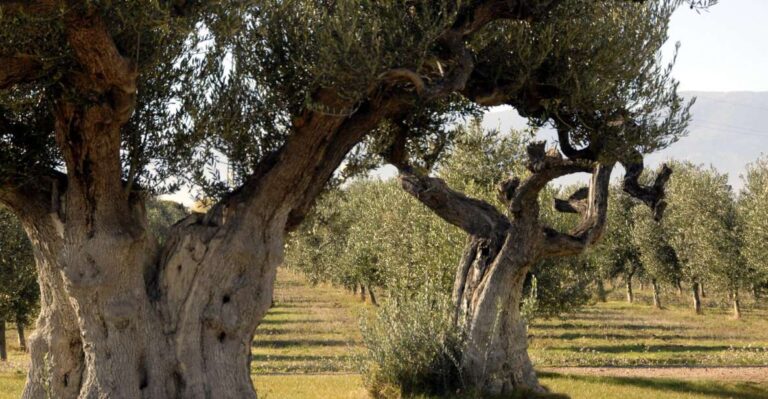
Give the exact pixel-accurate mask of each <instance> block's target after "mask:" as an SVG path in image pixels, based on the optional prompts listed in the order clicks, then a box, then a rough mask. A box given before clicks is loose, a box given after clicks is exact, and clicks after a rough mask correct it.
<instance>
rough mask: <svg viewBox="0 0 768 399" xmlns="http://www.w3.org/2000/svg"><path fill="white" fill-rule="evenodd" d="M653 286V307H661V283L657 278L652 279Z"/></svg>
mask: <svg viewBox="0 0 768 399" xmlns="http://www.w3.org/2000/svg"><path fill="white" fill-rule="evenodd" d="M651 287H652V288H653V307H654V308H656V309H661V293H660V292H659V283H658V282H657V281H656V279H653V280H651Z"/></svg>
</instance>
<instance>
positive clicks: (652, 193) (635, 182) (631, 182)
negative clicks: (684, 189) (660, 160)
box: [620, 152, 672, 221]
mask: <svg viewBox="0 0 768 399" xmlns="http://www.w3.org/2000/svg"><path fill="white" fill-rule="evenodd" d="M620 162H621V164H622V166H624V169H626V173H625V174H624V182H623V185H622V188H623V189H624V191H625V192H626V193H627V194H629V195H631V196H632V197H634V198H637V199H639V200H640V201H642V202H643V203H644V204H646V205H648V207H650V208H651V210H652V211H653V218H654V219H655V220H656V221H659V220H661V218H662V217H663V215H664V210H665V209H666V207H667V203H666V201H664V197H665V190H664V188H665V186H666V184H667V181H668V180H669V177H670V176H671V175H672V169H671V168H670V167H669V166H667V164H663V165H662V166H661V170H660V171H659V172H658V174H657V175H656V178H655V179H654V182H653V184H652V185H651V186H643V185H641V184H640V182H639V179H640V176H641V175H642V173H643V169H644V166H643V158H642V156H641V155H640V153H639V152H636V153H635V154H633V156H632V158H631V159H625V160H622V161H620Z"/></svg>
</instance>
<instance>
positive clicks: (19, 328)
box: [16, 322, 27, 352]
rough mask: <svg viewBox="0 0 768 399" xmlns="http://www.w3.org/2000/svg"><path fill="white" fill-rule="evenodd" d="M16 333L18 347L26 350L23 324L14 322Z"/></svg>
mask: <svg viewBox="0 0 768 399" xmlns="http://www.w3.org/2000/svg"><path fill="white" fill-rule="evenodd" d="M16 335H17V336H18V337H19V349H21V350H22V351H24V352H26V351H27V338H26V336H25V335H24V324H22V323H19V322H16Z"/></svg>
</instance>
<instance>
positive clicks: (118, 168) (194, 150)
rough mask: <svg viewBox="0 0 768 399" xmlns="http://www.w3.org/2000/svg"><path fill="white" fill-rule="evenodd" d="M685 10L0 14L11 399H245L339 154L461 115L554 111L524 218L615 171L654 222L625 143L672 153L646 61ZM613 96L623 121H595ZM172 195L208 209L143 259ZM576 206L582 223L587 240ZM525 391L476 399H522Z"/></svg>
mask: <svg viewBox="0 0 768 399" xmlns="http://www.w3.org/2000/svg"><path fill="white" fill-rule="evenodd" d="M702 2H703V0H702V1H699V0H697V1H696V3H702ZM678 3H680V1H671V0H670V1H669V2H667V1H647V2H638V1H631V2H630V1H625V2H618V3H617V2H615V1H608V0H606V1H599V2H584V1H578V0H514V1H509V0H476V1H451V0H441V1H393V2H376V1H343V2H342V1H337V2H327V1H314V0H297V1H283V0H262V1H255V0H254V1H221V2H197V1H185V0H163V1H149V0H139V1H131V2H111V1H83V0H34V1H16V0H10V1H3V2H1V3H0V27H2V29H0V65H2V66H3V67H2V69H1V70H0V137H2V143H3V146H2V147H0V202H2V203H3V204H5V205H7V206H8V207H9V208H10V209H11V210H12V211H13V213H14V214H16V215H17V216H18V217H19V218H20V219H21V221H22V223H23V225H24V228H25V230H26V232H27V234H28V235H29V237H30V238H31V241H32V245H33V250H34V253H35V259H36V263H37V269H38V275H39V280H40V286H41V290H42V296H41V297H42V303H41V312H40V317H39V319H38V323H37V329H36V330H37V333H36V334H35V336H34V337H33V338H32V340H31V343H30V349H31V355H32V366H31V368H30V372H29V375H28V380H27V385H26V387H25V391H24V394H23V396H24V397H25V398H38V397H44V396H46V395H47V396H54V397H57V398H64V399H66V398H74V397H97V396H101V397H110V398H135V397H147V398H165V397H188V398H197V397H216V398H229V397H238V398H246V397H255V396H256V393H255V390H254V388H253V383H252V380H251V375H250V373H249V367H248V365H249V359H250V350H251V338H252V336H253V333H254V331H255V329H256V327H257V326H258V324H259V322H260V321H261V320H262V318H263V316H264V314H265V313H266V311H267V309H268V308H269V305H270V303H271V299H272V289H273V283H274V278H275V272H276V268H277V265H278V264H280V263H281V261H282V258H283V251H284V243H285V234H286V232H287V231H290V230H292V229H294V228H296V226H297V225H298V224H299V223H300V222H301V220H302V219H303V218H304V217H305V215H306V213H307V212H308V210H309V209H310V208H311V206H312V204H313V203H314V201H315V199H316V197H317V196H318V194H319V193H320V192H321V191H322V190H323V188H324V187H325V186H326V183H327V182H328V181H329V179H330V178H331V177H332V176H333V173H334V171H335V170H336V169H337V168H338V167H339V166H340V165H341V164H342V162H343V161H344V159H345V158H348V155H350V153H351V151H352V150H353V148H355V146H357V145H358V144H359V143H361V142H362V141H363V140H364V139H365V138H366V137H371V136H376V135H381V134H383V133H382V129H380V127H382V126H384V125H388V124H392V122H401V121H404V120H407V121H409V122H410V123H411V125H412V126H413V125H421V126H425V125H430V124H429V123H426V122H425V123H424V124H423V125H422V124H421V123H419V121H423V120H424V118H423V117H416V116H424V115H435V114H440V115H442V114H445V113H447V112H449V111H451V110H461V109H462V107H463V105H462V104H466V103H467V102H471V103H475V104H481V105H493V104H501V103H509V104H512V105H513V106H516V107H518V108H519V109H520V110H522V111H524V112H525V113H526V114H528V115H533V114H534V113H538V114H539V115H542V116H543V115H544V112H545V110H546V111H555V110H557V109H561V110H562V112H558V113H557V115H559V118H558V119H559V120H561V121H562V123H561V125H562V126H561V130H563V135H566V136H570V137H569V139H570V140H572V141H566V140H562V143H561V144H562V146H563V149H564V152H565V153H566V154H565V155H566V156H569V157H570V158H572V159H570V160H566V159H561V158H557V157H554V158H553V157H551V156H548V155H546V154H544V152H543V151H540V150H539V149H538V147H537V148H533V151H532V161H533V162H532V166H533V167H532V169H533V173H532V177H531V179H529V183H527V185H526V184H523V186H525V187H529V188H530V189H526V188H525V187H523V186H521V189H520V190H518V192H519V193H521V195H520V196H518V197H520V198H519V200H522V201H523V202H525V203H526V206H525V207H526V208H527V204H530V201H528V200H529V199H530V198H529V197H528V196H527V195H529V194H533V193H534V192H535V191H537V187H539V186H542V185H543V183H544V181H545V180H549V179H550V178H551V177H553V176H554V175H560V174H563V173H565V172H566V171H574V170H576V169H578V170H590V171H592V172H594V173H595V181H596V184H595V185H594V187H595V190H597V187H598V186H600V185H601V183H599V182H602V181H603V180H605V179H606V176H607V174H608V172H609V170H610V169H611V165H612V160H611V159H608V160H607V161H606V160H604V159H605V158H606V157H605V156H604V154H609V153H610V154H614V155H616V156H617V157H621V158H623V159H625V161H624V162H625V164H626V165H627V166H628V168H629V170H630V173H629V178H628V187H630V189H631V190H634V191H635V192H636V193H638V195H641V196H644V197H646V199H647V201H648V202H649V203H650V204H651V205H653V206H655V205H656V204H657V203H658V200H657V197H658V195H656V192H655V191H654V192H650V191H647V190H643V189H642V188H641V187H638V186H637V184H636V183H635V182H636V179H635V178H633V176H635V175H636V174H639V169H641V167H640V166H639V165H640V160H639V157H635V156H633V157H631V159H630V158H629V157H630V152H631V151H629V150H628V148H630V147H628V146H625V145H623V144H620V143H624V142H626V143H631V144H632V146H631V147H632V148H636V147H638V146H641V147H642V150H643V151H646V150H650V149H654V148H658V147H661V146H663V145H664V144H665V143H667V142H668V141H669V140H670V139H671V138H674V137H676V136H677V135H679V133H680V128H679V127H680V126H681V124H682V122H683V121H684V119H685V118H681V117H680V115H682V114H681V113H680V112H677V111H679V110H680V109H681V108H684V107H682V106H681V105H680V103H679V100H678V99H677V97H676V96H675V95H674V93H673V91H670V90H668V89H669V88H670V84H669V82H668V80H667V79H666V76H667V75H666V74H665V73H664V71H663V69H664V67H659V66H658V65H656V64H654V63H649V62H648V60H650V59H653V58H654V57H655V51H656V49H657V48H658V46H659V45H660V44H659V43H660V42H661V41H663V40H662V37H663V36H664V34H663V33H664V31H665V28H666V20H667V19H668V14H670V13H671V11H672V9H674V6H675V5H677V4H678ZM593 24H595V25H593ZM594 26H599V27H607V28H609V29H602V28H601V29H593V27H594ZM611 27H613V28H611ZM598 31H599V32H598ZM589 32H592V33H589ZM654 32H655V33H654ZM648 33H654V34H651V35H650V36H648V35H647V34H648ZM608 48H612V49H613V50H612V51H610V52H608V51H600V49H608ZM566 53H568V54H570V55H569V56H565V54H566ZM587 60H588V62H587ZM611 60H615V62H613V64H614V66H616V67H617V69H615V70H612V69H611V68H606V67H605V65H603V64H606V63H607V64H611ZM598 65H599V66H598ZM580 69H585V70H586V71H590V72H585V73H575V72H577V71H578V70H580ZM595 70H599V71H606V74H605V76H601V77H600V78H599V79H597V78H596V77H597V75H595V73H594V71H595ZM630 76H633V77H638V76H644V77H649V76H658V78H652V79H643V78H641V79H640V80H633V79H628V78H629V77H630ZM577 81H578V82H581V84H580V85H574V83H575V82H577ZM604 82H609V83H604ZM610 82H613V83H610ZM633 82H636V83H637V84H635V83H633ZM640 82H642V84H640ZM568 83H570V84H568ZM575 86H579V87H575ZM569 92H570V94H568V93H569ZM629 93H634V94H633V95H632V96H634V95H637V98H636V99H637V101H619V102H618V103H621V104H620V105H621V106H620V107H619V106H617V104H618V103H617V102H614V101H610V99H614V100H615V99H623V100H627V99H628V98H627V94H629ZM632 96H630V97H632ZM648 96H650V99H649V100H648V101H646V100H642V99H641V98H645V97H648ZM588 103H593V104H592V105H593V106H587V105H589V104H588ZM609 103H611V104H609ZM659 103H667V104H669V103H672V104H674V105H675V107H673V108H674V111H675V112H672V113H671V114H670V118H666V119H665V118H662V119H664V120H666V121H673V122H674V123H672V124H669V123H662V124H661V125H660V127H659V128H658V129H656V128H652V127H651V125H655V124H656V123H655V121H657V120H658V115H656V114H655V113H654V115H653V116H651V115H650V113H647V112H640V111H641V110H657V109H658V107H656V106H655V105H657V104H659ZM651 113H653V112H651ZM547 114H549V113H547ZM427 119H429V120H430V121H432V120H434V119H435V118H427ZM437 119H440V118H437ZM575 121H589V122H590V123H588V124H584V125H585V126H591V127H592V128H593V129H583V128H581V127H578V126H582V124H581V123H580V124H579V125H578V126H575V125H574V123H572V122H575ZM385 122H387V123H385ZM630 125H631V126H636V127H632V128H627V127H628V126H630ZM568 126H571V127H572V128H570V129H569V128H567V127H568ZM595 129H596V130H595ZM592 131H598V132H600V134H598V135H597V136H594V137H592V140H590V133H589V132H592ZM662 132H663V133H662ZM598 137H600V138H605V140H602V139H601V140H594V139H596V138H598ZM608 138H618V139H619V140H618V143H619V145H617V143H615V142H614V140H613V139H611V140H608ZM597 141H601V142H603V144H601V145H597V144H595V145H594V146H588V147H587V148H585V149H583V150H581V151H580V150H577V149H575V148H574V147H572V145H575V146H578V145H581V144H587V143H588V142H593V143H596V142H597ZM641 144H642V145H641ZM603 149H610V151H603ZM641 152H642V151H641ZM354 155H355V153H354V152H352V153H351V155H350V157H351V158H355V157H354ZM597 155H600V156H599V157H598V156H597ZM590 158H592V159H591V160H590ZM598 158H599V160H600V162H599V163H598V162H597V160H598ZM589 162H592V163H591V164H590V165H586V163H589ZM351 164H354V162H351ZM223 171H226V172H223ZM222 175H225V177H224V178H222ZM430 181H431V180H430ZM179 185H186V186H192V187H196V188H199V189H200V190H204V192H205V195H206V196H207V197H208V198H216V200H215V201H214V204H213V205H212V206H211V208H210V209H209V210H207V211H206V212H205V213H195V214H192V215H190V216H188V217H187V218H185V219H184V220H183V221H182V222H180V223H177V224H176V225H175V226H174V228H173V229H172V230H171V232H170V233H169V235H168V237H167V239H166V240H165V241H164V242H163V243H162V244H160V243H158V241H157V239H156V238H155V237H154V236H153V235H152V232H151V230H150V229H149V228H148V224H147V214H146V210H145V209H146V206H145V204H146V199H147V198H150V197H151V195H152V194H155V193H158V192H162V191H164V190H170V189H173V188H175V187H178V186H179ZM507 191H509V190H507ZM598 191H599V190H597V191H595V192H598ZM651 191H653V190H651ZM526 193H527V194H526ZM593 197H594V199H595V201H591V203H594V204H595V205H596V207H588V210H587V212H586V213H585V215H587V216H588V217H587V218H586V219H585V220H588V221H598V222H599V221H600V220H601V217H600V214H601V212H596V210H598V209H602V208H601V207H600V206H598V205H599V204H600V203H602V199H603V196H601V195H595V196H593ZM516 203H518V204H521V203H520V201H516ZM521 205H522V204H521ZM533 208H535V207H533ZM533 208H530V209H533ZM515 209H517V208H515ZM515 212H517V211H516V210H515ZM467 216H470V215H469V214H467ZM534 219H535V218H534ZM478 220H481V221H482V220H485V219H478ZM528 220H531V221H532V220H533V219H528ZM505 223H506V222H505ZM513 224H514V223H513ZM590 226H591V224H590ZM528 227H535V225H530V224H529V225H528ZM597 227H598V228H596V229H586V230H584V231H581V232H580V233H579V234H576V235H575V236H573V237H576V240H572V239H570V238H568V237H563V236H560V235H551V236H548V237H549V239H548V241H550V242H552V240H554V241H559V242H561V243H563V244H564V246H560V248H562V249H563V251H560V250H557V248H556V247H552V248H550V249H552V251H551V252H550V251H549V249H547V252H549V253H553V254H554V253H564V252H569V251H570V250H567V251H566V250H565V249H566V248H572V249H575V248H576V247H579V246H580V245H579V244H580V243H583V240H581V239H580V237H581V238H584V237H587V238H589V239H588V240H587V241H592V239H593V238H595V237H597V236H598V235H599V234H596V233H599V231H600V230H601V228H599V227H600V223H597ZM525 230H526V231H528V232H531V231H534V230H537V229H533V230H532V229H525ZM473 231H474V230H473ZM582 233H583V234H582ZM536 241H537V242H538V241H540V240H538V239H537V240H536ZM523 242H524V243H526V245H528V244H530V242H528V241H525V240H524V241H523ZM571 244H576V245H571ZM519 249H520V250H523V249H525V248H522V247H521V248H519ZM521 253H522V252H521ZM502 280H503V279H501V280H499V284H505V282H504V281H502ZM509 292H516V290H514V289H513V290H509ZM469 358H471V356H470V357H468V359H469ZM493 359H494V360H493V361H494V362H495V361H496V360H497V357H493ZM494 368H495V367H494ZM511 374H514V375H521V374H519V373H517V372H514V373H511ZM522 375H525V378H523V379H519V378H516V377H515V378H514V380H515V381H512V377H509V376H508V377H499V378H501V379H504V380H506V381H508V382H507V383H500V381H501V379H494V380H493V381H488V382H487V383H486V382H485V381H478V382H477V383H478V385H479V386H481V387H486V386H487V390H488V391H491V392H495V391H498V390H504V391H507V390H513V389H515V387H518V386H525V385H533V386H537V383H536V381H535V379H533V378H532V377H531V376H532V373H528V372H525V373H523V374H522ZM484 389H485V388H484Z"/></svg>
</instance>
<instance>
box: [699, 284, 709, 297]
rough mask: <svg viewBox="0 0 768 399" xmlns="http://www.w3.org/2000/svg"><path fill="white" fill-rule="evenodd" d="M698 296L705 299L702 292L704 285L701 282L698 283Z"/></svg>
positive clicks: (705, 294)
mask: <svg viewBox="0 0 768 399" xmlns="http://www.w3.org/2000/svg"><path fill="white" fill-rule="evenodd" d="M699 296H700V297H702V298H706V297H707V293H706V292H704V283H702V282H699Z"/></svg>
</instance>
